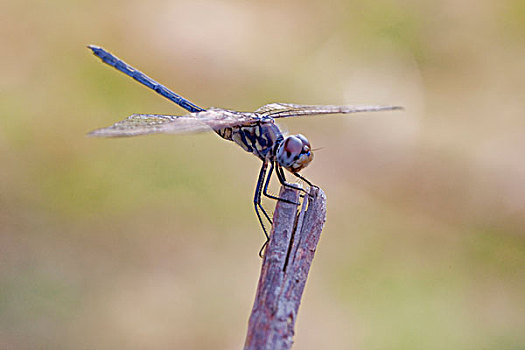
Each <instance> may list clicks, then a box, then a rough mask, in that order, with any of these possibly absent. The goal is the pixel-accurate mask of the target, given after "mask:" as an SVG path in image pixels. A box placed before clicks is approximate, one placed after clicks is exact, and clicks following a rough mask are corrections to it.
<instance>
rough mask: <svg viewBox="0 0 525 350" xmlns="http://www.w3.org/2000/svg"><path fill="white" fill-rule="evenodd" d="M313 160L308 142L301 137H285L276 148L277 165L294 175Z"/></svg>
mask: <svg viewBox="0 0 525 350" xmlns="http://www.w3.org/2000/svg"><path fill="white" fill-rule="evenodd" d="M313 158H314V154H313V152H312V148H311V146H310V142H308V140H307V139H306V137H304V136H303V135H301V134H299V135H291V136H287V137H285V139H284V140H283V142H281V144H280V145H279V147H278V148H277V163H279V164H280V165H281V166H282V167H284V168H286V169H287V170H289V171H290V172H292V173H296V172H298V171H300V170H301V169H303V168H306V167H307V166H308V164H310V162H311V161H312V159H313Z"/></svg>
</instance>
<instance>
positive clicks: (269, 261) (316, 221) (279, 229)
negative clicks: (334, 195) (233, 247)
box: [244, 187, 326, 350]
mask: <svg viewBox="0 0 525 350" xmlns="http://www.w3.org/2000/svg"><path fill="white" fill-rule="evenodd" d="M280 197H281V198H286V199H289V200H291V201H294V202H297V201H298V200H299V194H298V191H296V190H292V189H289V188H285V187H281V193H280ZM307 197H308V200H304V201H303V205H302V207H301V210H300V211H299V213H297V206H296V205H293V204H289V203H286V202H283V201H279V202H277V206H276V208H275V213H274V218H273V226H272V234H271V237H270V242H269V243H268V247H267V249H266V252H265V255H264V260H263V265H262V269H261V275H260V277H259V285H258V287H257V294H256V296H255V302H254V305H253V309H252V314H251V316H250V321H249V323H248V335H247V336H246V342H245V344H244V349H245V350H262V349H267V350H275V349H277V350H280V349H290V348H291V347H292V344H293V335H294V326H295V320H296V318H297V310H298V309H299V305H300V303H301V297H302V294H303V290H304V286H305V284H306V279H307V278H308V272H309V270H310V265H311V264H312V259H313V257H314V253H315V249H316V247H317V243H318V242H319V237H320V235H321V231H322V229H323V225H324V222H325V220H326V196H325V194H324V192H323V191H322V190H321V189H319V188H317V187H312V188H311V190H310V196H307Z"/></svg>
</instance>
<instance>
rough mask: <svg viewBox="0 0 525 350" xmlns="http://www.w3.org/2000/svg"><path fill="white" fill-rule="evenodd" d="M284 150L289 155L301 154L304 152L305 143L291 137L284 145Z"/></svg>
mask: <svg viewBox="0 0 525 350" xmlns="http://www.w3.org/2000/svg"><path fill="white" fill-rule="evenodd" d="M284 150H285V151H286V152H287V153H289V154H294V155H296V154H300V153H301V151H302V150H303V141H302V140H301V139H299V138H298V137H296V136H290V137H288V139H287V140H286V142H285V144H284Z"/></svg>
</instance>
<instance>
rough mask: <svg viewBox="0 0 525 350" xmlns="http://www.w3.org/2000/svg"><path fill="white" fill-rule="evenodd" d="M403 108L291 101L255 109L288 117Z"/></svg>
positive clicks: (276, 115) (261, 112)
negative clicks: (312, 103) (307, 103)
mask: <svg viewBox="0 0 525 350" xmlns="http://www.w3.org/2000/svg"><path fill="white" fill-rule="evenodd" d="M397 109H403V107H399V106H334V105H296V104H291V103H270V104H267V105H264V106H262V107H260V108H259V109H257V110H256V111H255V113H256V114H258V115H259V116H264V117H271V118H288V117H299V116H305V115H317V114H340V113H342V114H346V113H358V112H378V111H392V110H397Z"/></svg>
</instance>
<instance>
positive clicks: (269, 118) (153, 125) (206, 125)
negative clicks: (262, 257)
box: [88, 45, 402, 254]
mask: <svg viewBox="0 0 525 350" xmlns="http://www.w3.org/2000/svg"><path fill="white" fill-rule="evenodd" d="M88 47H89V48H90V49H91V50H92V51H93V54H95V56H97V57H99V58H100V59H101V60H102V61H103V62H104V63H106V64H108V65H110V66H112V67H114V68H116V69H118V70H119V71H121V72H123V73H124V74H126V75H129V76H130V77H132V78H133V79H135V80H136V81H138V82H139V83H141V84H143V85H145V86H147V87H149V88H150V89H152V90H154V91H156V92H157V93H158V94H160V95H162V96H164V97H166V98H167V99H169V100H171V101H172V102H175V103H176V104H177V105H179V106H180V107H182V108H184V109H186V110H187V111H188V112H190V113H189V114H185V115H180V116H178V115H159V114H133V115H131V116H129V117H128V118H126V119H124V120H122V121H119V122H117V123H115V124H113V125H111V126H109V127H106V128H102V129H97V130H94V131H92V132H90V133H89V134H88V135H89V136H100V137H122V136H137V135H147V134H180V133H195V132H202V131H215V132H216V133H217V134H218V135H219V136H220V137H222V138H224V139H226V140H229V141H233V142H235V143H236V144H238V145H239V146H240V147H241V148H243V149H244V150H245V151H247V152H250V153H253V154H254V155H255V156H256V157H258V158H259V159H260V160H261V161H262V166H261V169H260V171H259V178H258V179H257V186H256V187H255V196H254V198H253V203H254V207H255V213H256V214H257V218H258V219H259V223H260V224H261V227H262V229H263V232H264V234H265V236H266V242H268V239H269V236H268V232H267V231H266V227H265V226H264V222H263V218H262V216H261V212H262V213H263V215H264V217H265V218H266V219H267V220H268V221H269V222H270V224H271V223H272V219H271V218H270V216H269V215H268V213H267V212H266V210H265V209H264V208H263V206H262V205H261V194H264V195H265V196H266V197H268V198H272V199H276V200H282V201H287V200H286V199H283V198H279V197H276V196H273V195H271V194H269V193H268V184H269V182H270V178H271V176H272V174H273V172H274V171H275V173H276V175H277V178H278V180H279V182H280V183H281V184H282V185H283V186H286V187H292V188H298V187H297V185H295V184H291V183H289V182H287V181H286V177H285V173H284V171H283V168H284V169H286V170H288V171H289V172H290V173H291V174H293V175H295V176H296V177H298V178H300V179H301V180H303V181H304V182H305V183H307V184H308V185H309V186H313V185H312V183H311V182H310V181H308V180H307V179H306V178H304V177H303V176H301V175H300V174H299V171H300V170H302V169H304V168H305V167H306V166H308V164H310V162H311V161H312V159H313V151H312V147H311V146H310V142H309V141H308V140H307V139H306V137H304V136H303V135H301V134H298V135H290V136H285V135H283V133H282V132H281V130H280V129H279V126H278V125H277V124H276V123H275V119H277V118H288V117H299V116H310V115H319V114H347V113H358V112H377V111H391V110H397V109H402V107H399V106H335V105H298V104H290V103H270V104H267V105H264V106H262V107H260V108H259V109H257V110H256V111H255V112H237V111H232V110H227V109H222V108H214V107H212V108H208V109H204V108H201V107H199V106H197V105H196V104H194V103H192V102H190V101H189V100H187V99H185V98H184V97H182V96H180V95H178V94H176V93H174V92H173V91H171V90H170V89H168V88H167V87H165V86H164V85H161V84H159V83H158V82H156V81H155V80H153V79H151V78H150V77H148V76H146V75H145V74H144V73H142V72H140V71H138V70H137V69H135V68H133V67H132V66H130V65H128V64H127V63H125V62H124V61H122V60H121V59H119V58H118V57H116V56H114V55H113V54H111V53H109V52H108V51H106V50H105V49H103V48H102V47H99V46H95V45H89V46H88ZM268 167H269V168H268ZM299 189H300V190H302V191H304V192H306V191H305V190H304V189H302V188H300V187H299ZM294 204H297V203H294ZM265 245H266V243H265V244H264V245H263V247H262V248H261V252H260V254H261V253H262V250H263V249H264V246H265Z"/></svg>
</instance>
